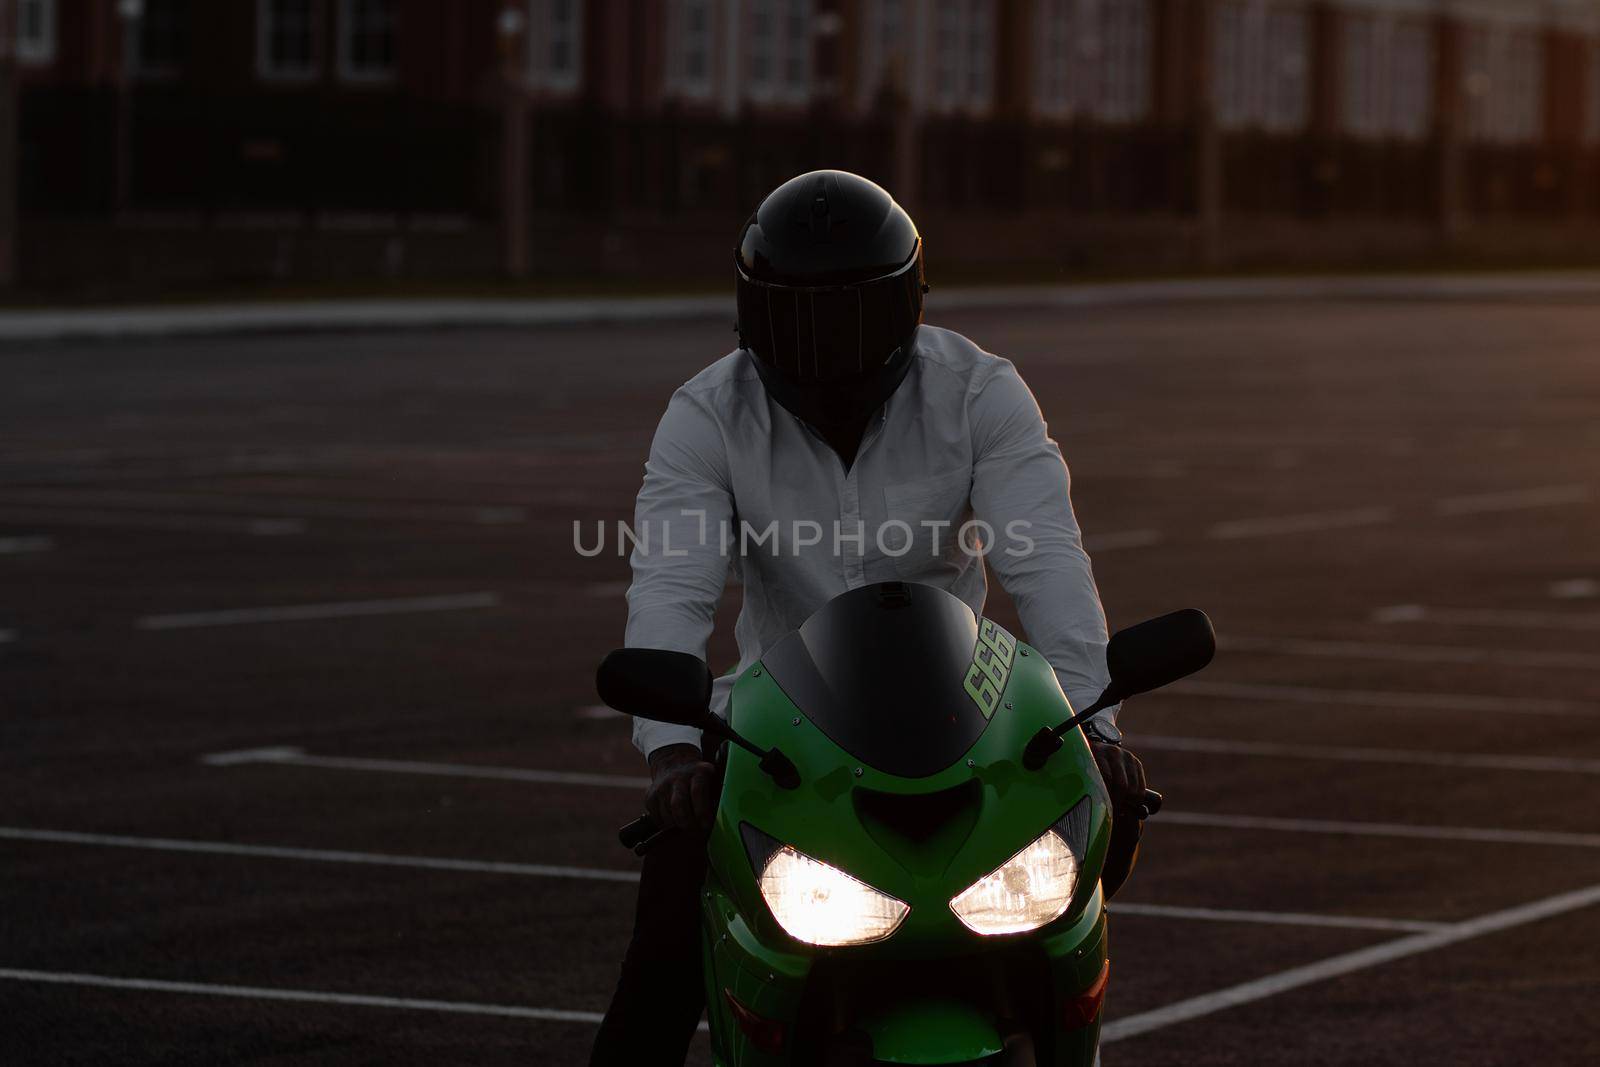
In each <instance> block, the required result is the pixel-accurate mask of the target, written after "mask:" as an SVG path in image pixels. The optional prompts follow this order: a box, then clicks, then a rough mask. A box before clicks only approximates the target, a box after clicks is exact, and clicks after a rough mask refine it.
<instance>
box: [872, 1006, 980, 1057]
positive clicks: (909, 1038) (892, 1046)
mask: <svg viewBox="0 0 1600 1067" xmlns="http://www.w3.org/2000/svg"><path fill="white" fill-rule="evenodd" d="M862 1029H864V1030H866V1032H867V1035H868V1036H869V1037H870V1038H871V1039H872V1049H873V1058H874V1059H876V1060H878V1061H879V1062H880V1063H971V1062H973V1061H976V1060H981V1059H983V1058H984V1057H985V1056H993V1055H996V1054H998V1053H1000V1052H1002V1051H1004V1049H1005V1042H1004V1040H1003V1039H1002V1038H1001V1036H1000V1033H999V1031H997V1030H996V1029H995V1025H994V1020H993V1019H991V1018H989V1017H988V1016H987V1015H985V1014H984V1013H983V1012H981V1011H979V1010H978V1009H977V1008H974V1007H973V1006H972V1005H970V1004H967V1003H964V1002H962V1001H959V1000H920V1001H912V1002H910V1003H902V1004H897V1005H895V1006H894V1007H893V1008H891V1009H889V1010H888V1011H887V1012H885V1013H884V1014H883V1015H880V1016H877V1017H876V1018H870V1019H867V1020H864V1021H863V1023H862Z"/></svg>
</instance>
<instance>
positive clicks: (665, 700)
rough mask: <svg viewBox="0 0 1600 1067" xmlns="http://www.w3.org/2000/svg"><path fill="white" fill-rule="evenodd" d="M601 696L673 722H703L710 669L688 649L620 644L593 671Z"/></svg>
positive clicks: (640, 713)
mask: <svg viewBox="0 0 1600 1067" xmlns="http://www.w3.org/2000/svg"><path fill="white" fill-rule="evenodd" d="M594 685H595V690H596V692H598V693H599V694H600V699H601V700H603V701H605V703H606V704H607V705H609V706H610V707H613V708H615V709H616V710H618V711H620V712H624V713H626V714H628V715H633V716H636V717H637V718H640V719H650V720H653V721H655V722H669V723H674V724H676V725H678V726H694V727H698V728H700V729H702V730H703V729H706V728H707V727H708V721H707V720H709V719H710V718H711V717H712V716H711V710H710V707H711V671H710V669H709V668H708V667H706V665H705V661H704V660H702V659H700V657H698V656H691V655H690V654H689V653H687V652H672V651H669V650H667V649H664V648H619V649H617V650H616V651H614V652H611V653H609V654H607V656H606V658H605V659H603V660H601V661H600V669H599V670H598V671H597V672H595V679H594Z"/></svg>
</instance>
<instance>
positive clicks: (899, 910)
mask: <svg viewBox="0 0 1600 1067" xmlns="http://www.w3.org/2000/svg"><path fill="white" fill-rule="evenodd" d="M760 884H761V898H762V899H763V900H765V901H766V902H767V907H768V908H770V909H771V910H772V917H773V918H774V919H776V920H778V925H779V926H781V927H783V930H784V932H785V933H787V934H788V935H789V936H790V937H792V938H794V939H795V940H796V941H804V942H805V943H806V944H808V945H825V946H833V945H865V944H867V943H868V942H871V941H882V940H883V939H884V938H886V937H888V936H889V935H890V934H892V933H894V932H895V930H896V929H898V928H899V926H900V923H901V922H902V921H903V920H904V919H905V917H906V913H907V912H909V911H910V910H911V907H910V905H908V904H906V903H905V902H904V901H902V900H896V899H895V898H894V897H891V896H890V895H889V894H887V893H880V892H879V891H878V890H876V889H874V888H872V887H871V886H870V885H867V884H866V883H865V882H862V881H859V880H857V879H855V878H852V877H850V876H849V875H848V874H845V873H844V872H843V871H841V870H839V869H838V868H837V867H830V866H829V865H828V864H826V863H823V862H822V861H821V860H814V859H812V858H811V857H810V856H807V855H806V854H804V853H803V852H797V851H795V850H794V849H793V848H791V847H789V846H788V845H784V846H783V847H782V848H779V849H778V850H777V851H775V852H773V853H772V855H771V856H770V857H768V859H767V861H766V863H765V865H763V866H762V868H761V879H760Z"/></svg>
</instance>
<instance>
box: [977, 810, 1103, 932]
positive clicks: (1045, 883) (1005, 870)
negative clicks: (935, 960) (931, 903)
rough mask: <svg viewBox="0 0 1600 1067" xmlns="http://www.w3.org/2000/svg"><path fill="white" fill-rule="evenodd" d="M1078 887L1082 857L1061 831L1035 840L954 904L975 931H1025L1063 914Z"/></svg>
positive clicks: (1046, 833)
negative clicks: (1076, 852)
mask: <svg viewBox="0 0 1600 1067" xmlns="http://www.w3.org/2000/svg"><path fill="white" fill-rule="evenodd" d="M1077 888H1078V857H1077V856H1075V855H1073V854H1072V849H1071V848H1069V847H1067V843H1066V841H1064V840H1063V839H1062V837H1061V835H1060V834H1058V833H1056V831H1055V830H1046V831H1045V832H1044V834H1043V836H1041V837H1039V838H1038V839H1037V840H1036V841H1034V842H1033V844H1031V845H1029V846H1028V847H1027V848H1025V849H1023V850H1022V851H1021V852H1018V853H1017V854H1016V855H1015V856H1012V857H1011V858H1010V859H1008V860H1006V861H1005V862H1004V863H1002V864H1001V865H1000V866H998V867H996V868H995V869H994V870H992V871H990V872H989V873H988V874H986V875H984V876H983V877H982V878H979V879H978V880H977V881H976V882H973V883H972V885H970V886H968V887H967V888H966V889H965V890H963V891H962V892H961V894H960V895H959V896H957V897H956V898H955V899H954V900H952V901H950V910H951V911H953V912H955V913H956V918H958V919H960V920H961V921H962V923H963V924H965V925H966V927H967V929H969V930H971V931H972V932H973V933H975V934H985V935H990V934H1020V933H1022V932H1024V931H1026V930H1037V929H1038V928H1039V927H1041V926H1043V925H1044V924H1045V923H1047V922H1049V921H1050V920H1052V919H1055V918H1059V917H1060V915H1061V913H1062V912H1064V911H1066V910H1067V905H1068V904H1069V903H1070V902H1071V901H1072V894H1073V891H1074V890H1075V889H1077Z"/></svg>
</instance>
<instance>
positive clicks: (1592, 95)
mask: <svg viewBox="0 0 1600 1067" xmlns="http://www.w3.org/2000/svg"><path fill="white" fill-rule="evenodd" d="M1583 89H1584V94H1583V102H1584V115H1583V143H1584V144H1586V145H1589V146H1591V147H1592V146H1595V145H1600V36H1597V37H1590V38H1589V39H1588V40H1586V41H1585V42H1584V65H1583Z"/></svg>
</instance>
